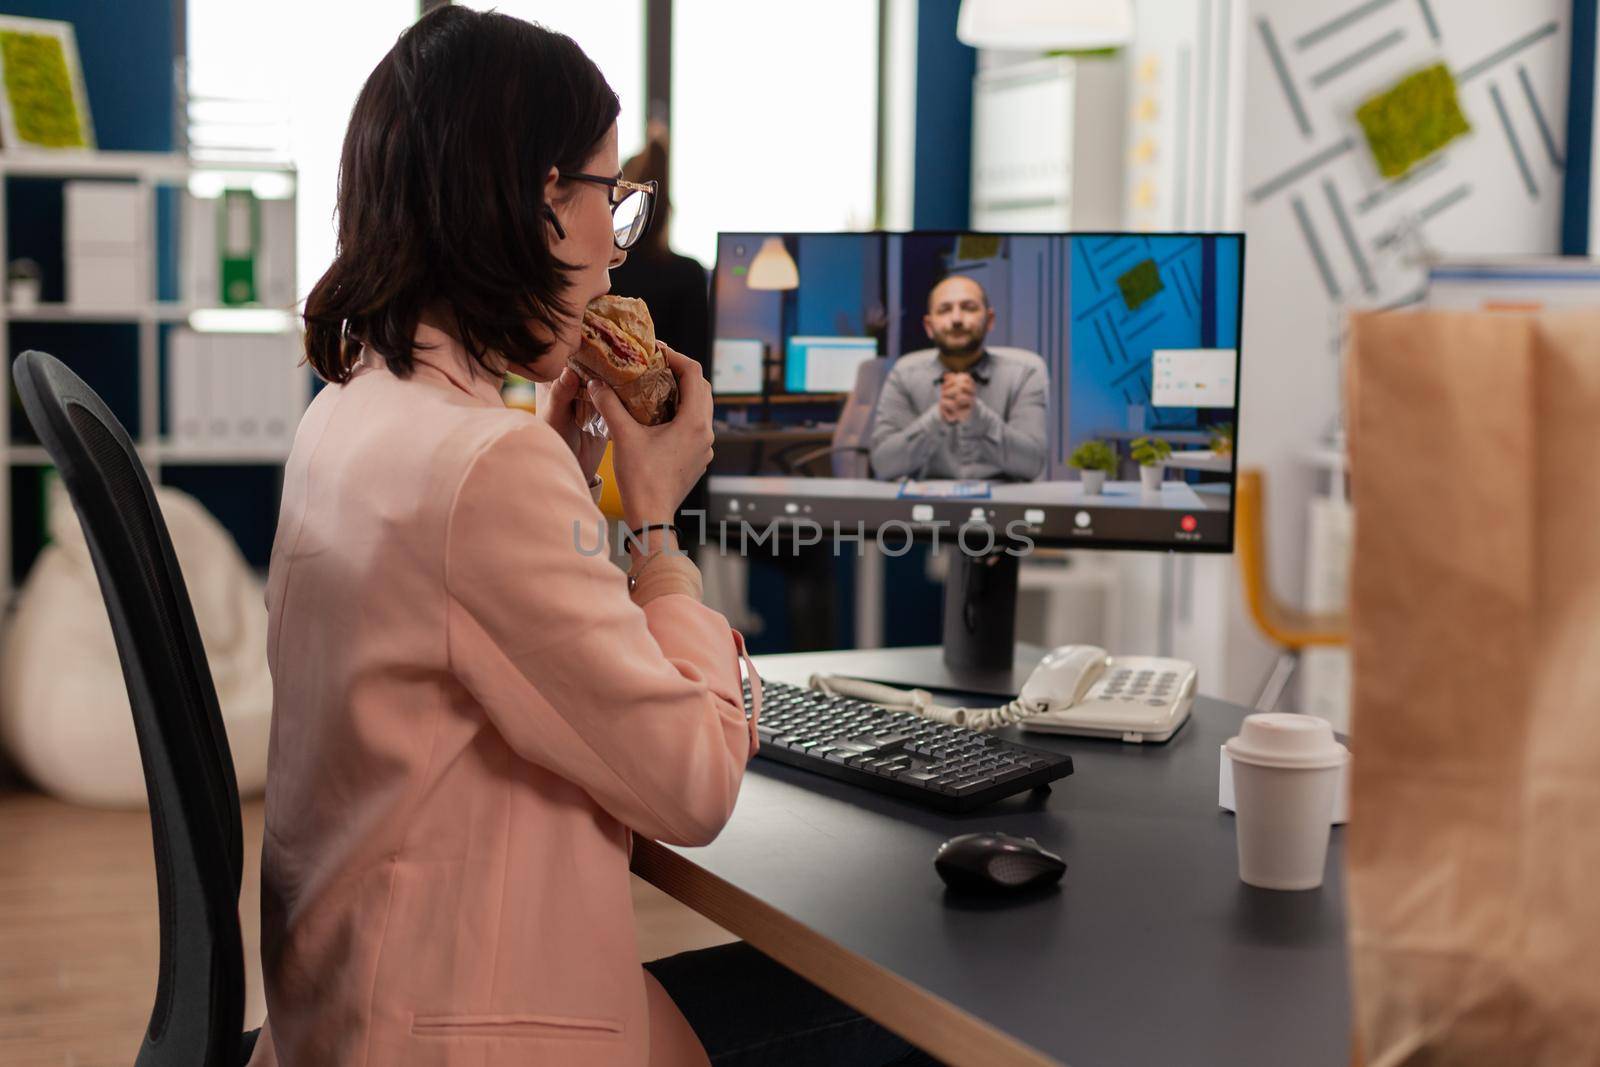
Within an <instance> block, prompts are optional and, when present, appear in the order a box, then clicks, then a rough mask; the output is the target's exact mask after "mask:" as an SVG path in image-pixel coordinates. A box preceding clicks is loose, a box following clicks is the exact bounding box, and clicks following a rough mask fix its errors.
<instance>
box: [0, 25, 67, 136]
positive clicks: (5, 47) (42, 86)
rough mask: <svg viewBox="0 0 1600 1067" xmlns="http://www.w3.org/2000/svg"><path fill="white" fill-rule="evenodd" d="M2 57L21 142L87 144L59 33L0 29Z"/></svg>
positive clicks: (7, 97) (6, 89) (6, 91)
mask: <svg viewBox="0 0 1600 1067" xmlns="http://www.w3.org/2000/svg"><path fill="white" fill-rule="evenodd" d="M0 62H3V63H4V65H5V94H6V100H7V101H8V102H9V104H10V107H11V113H12V115H13V116H14V121H15V122H16V130H17V139H18V140H19V141H21V142H22V143H24V144H30V145H38V146H40V147H41V148H85V147H88V138H87V137H86V136H85V135H84V124H83V118H82V116H81V115H79V114H78V105H77V101H76V99H75V98H74V96H73V91H72V74H71V72H70V71H69V69H68V67H67V54H66V49H65V47H64V46H63V44H62V42H61V40H60V38H58V37H51V36H48V35H46V34H40V33H21V32H18V31H15V30H5V31H0Z"/></svg>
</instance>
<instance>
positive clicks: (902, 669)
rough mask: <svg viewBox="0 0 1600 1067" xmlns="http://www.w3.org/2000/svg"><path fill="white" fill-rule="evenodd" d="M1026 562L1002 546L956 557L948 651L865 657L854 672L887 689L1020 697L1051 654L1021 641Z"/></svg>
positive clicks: (948, 602) (947, 616)
mask: <svg viewBox="0 0 1600 1067" xmlns="http://www.w3.org/2000/svg"><path fill="white" fill-rule="evenodd" d="M1019 559H1020V557H1018V556H1016V555H1012V554H1011V553H1008V552H1006V551H1005V549H1004V546H1003V545H1002V546H1000V547H998V548H996V550H995V551H993V552H991V553H989V554H987V555H983V556H974V555H969V554H968V553H966V552H964V551H960V550H957V551H955V552H953V553H951V557H950V570H949V573H948V574H947V575H946V576H945V580H944V645H943V647H941V648H885V649H878V650H875V652H874V653H867V652H858V653H856V654H855V655H856V657H859V658H855V659H853V662H852V664H851V671H850V673H851V674H853V675H856V676H858V677H861V678H866V679H868V680H870V681H874V682H883V683H884V684H886V685H897V686H911V687H914V688H918V689H942V690H945V691H947V692H958V693H972V694H977V695H983V696H990V697H996V698H999V699H1001V700H1002V701H1005V700H1010V699H1011V698H1012V697H1014V696H1016V695H1017V692H1018V691H1019V690H1020V689H1021V688H1022V684H1023V683H1024V682H1026V681H1027V680H1028V676H1029V675H1030V674H1032V673H1033V669H1034V668H1035V667H1036V666H1038V665H1039V661H1040V660H1041V659H1043V658H1044V653H1045V650H1044V649H1042V648H1040V647H1038V646H1037V645H1019V644H1017V642H1016V632H1017V569H1018V563H1019Z"/></svg>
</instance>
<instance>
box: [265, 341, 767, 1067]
mask: <svg viewBox="0 0 1600 1067" xmlns="http://www.w3.org/2000/svg"><path fill="white" fill-rule="evenodd" d="M418 339H419V340H420V341H424V342H427V343H430V344H434V345H437V346H438V347H437V348H435V349H434V350H433V351H431V352H423V353H419V354H418V366H417V368H416V371H415V373H414V375H413V376H412V377H411V378H409V379H406V380H402V379H400V378H397V377H395V376H394V375H393V374H391V373H389V371H388V370H387V369H386V368H384V367H383V366H382V365H381V360H380V359H379V358H378V357H375V356H371V355H369V356H368V357H366V360H365V361H364V363H363V366H362V367H361V369H360V370H358V372H357V374H356V376H355V377H354V378H353V379H352V380H351V381H350V382H349V383H348V384H347V385H344V386H341V387H330V388H328V389H325V390H323V391H322V393H321V394H320V395H318V397H317V398H316V400H315V402H313V403H312V405H311V407H310V410H309V411H308V412H307V413H306V416H305V419H304V421H303V422H302V423H301V426H300V430H299V433H298V435H297V436H296V438H295V444H294V450H293V452H292V454H291V456H290V459H289V463H288V467H287V469H286V471H285V475H284V488H283V504H282V511H281V516H280V518H279V522H278V531H277V538H276V541H275V543H274V545H273V549H272V565H271V572H270V575H269V578H268V585H267V607H268V610H269V615H270V626H271V629H270V634H269V638H268V642H269V647H268V656H269V659H270V662H271V666H272V674H273V678H274V681H275V685H276V693H275V699H274V707H273V721H272V741H271V750H270V757H269V767H268V773H267V800H266V838H265V844H264V846H263V851H262V872H261V878H262V887H261V939H262V964H263V969H264V972H265V985H266V999H267V1009H268V1010H267V1016H268V1022H267V1026H266V1029H265V1032H264V1033H263V1035H262V1040H261V1043H260V1045H259V1047H258V1048H257V1051H256V1053H255V1056H254V1058H253V1059H252V1060H251V1063H252V1064H254V1065H268V1064H286V1065H293V1067H302V1065H304V1067H323V1065H332V1064H339V1065H357V1067H359V1065H370V1067H394V1065H430V1067H435V1065H436V1067H446V1065H450V1067H455V1065H465V1064H471V1065H472V1067H495V1065H500V1064H506V1065H510V1064H518V1065H524V1064H569V1063H571V1064H586V1065H595V1067H608V1065H612V1064H616V1065H622V1064H628V1065H638V1067H642V1065H645V1064H677V1063H697V1062H698V1063H704V1062H705V1053H704V1052H703V1050H702V1049H701V1048H700V1045H699V1043H698V1042H697V1041H696V1040H695V1037H694V1034H693V1032H692V1031H690V1029H689V1027H688V1024H687V1023H686V1022H685V1021H684V1020H683V1017H682V1016H681V1015H680V1014H679V1013H678V1011H677V1009H676V1008H675V1007H674V1005H673V1004H672V1002H671V1000H670V999H669V998H668V997H667V996H666V994H665V992H663V991H662V989H661V988H660V987H659V986H658V985H656V984H655V982H654V981H653V980H652V979H649V978H648V977H647V975H646V974H645V972H644V971H643V969H642V968H641V967H640V966H639V962H638V957H637V949H636V947H635V942H634V927H633V910H632V904H631V899H630V895H629V886H628V854H629V849H630V836H629V831H630V830H632V831H633V832H636V833H640V834H645V835H648V836H650V837H652V838H655V839H658V840H661V841H667V842H673V843H678V844H688V845H693V844H703V843H705V842H708V841H710V840H711V839H712V838H713V837H715V836H716V834H717V832H718V831H719V830H720V829H721V828H722V825H723V824H724V822H726V821H727V819H728V816H729V814H730V813H731V812H732V809H733V803H734V799H735V798H736V797H737V796H738V792H739V783H740V781H741V779H742V778H743V775H744V768H745V763H746V761H747V760H748V759H749V757H750V756H751V754H752V753H753V752H754V751H755V744H756V742H755V728H754V725H753V724H752V723H749V722H747V721H746V719H745V716H744V712H743V706H742V700H741V697H740V676H739V657H740V656H741V655H743V651H744V650H743V643H742V641H741V640H740V639H739V635H738V634H737V633H736V632H734V631H732V630H730V629H729V627H728V623H727V621H726V620H725V619H724V618H723V617H722V616H721V615H719V614H717V613H716V612H714V611H712V610H711V609H709V608H707V607H705V606H704V605H702V604H701V603H700V602H699V600H698V598H697V597H694V596H690V595H685V594H684V593H683V592H668V593H665V594H664V595H657V596H656V597H655V598H654V599H647V597H645V596H640V595H639V594H638V593H637V592H636V593H635V594H634V596H632V597H630V594H629V592H628V589H627V583H626V580H625V578H624V576H623V575H622V573H621V572H620V571H618V570H617V569H616V568H615V567H614V566H613V565H612V564H611V563H610V562H609V561H608V560H607V558H606V557H605V556H604V555H603V554H600V555H594V554H590V555H586V554H584V552H583V551H580V550H579V548H578V547H575V541H574V537H575V534H574V524H575V523H578V524H580V529H579V531H578V533H577V535H576V536H577V537H578V541H577V542H576V543H577V545H579V546H581V547H582V548H583V549H587V550H592V549H593V548H594V546H595V545H596V539H597V535H598V534H597V523H599V522H600V521H601V516H600V512H599V509H598V508H597V507H596V506H595V502H594V499H593V498H592V497H591V495H590V492H589V490H587V489H586V488H585V486H584V482H583V475H582V473H581V471H580V470H579V468H578V464H577V461H576V460H575V459H574V458H573V456H572V453H571V452H570V451H569V450H568V449H567V447H566V446H565V444H564V443H563V442H562V441H561V440H560V438H559V437H558V436H557V435H556V434H555V433H554V432H553V431H552V430H550V429H549V428H548V427H547V426H545V425H544V423H543V422H541V421H539V420H538V419H536V418H535V417H533V416H532V415H529V414H527V413H526V412H522V411H517V410H513V409H509V408H506V407H505V406H504V405H503V404H502V403H501V400H500V394H499V383H498V381H496V380H494V379H491V378H490V377H489V376H488V375H486V374H485V373H483V372H482V371H475V370H474V368H473V366H472V364H470V363H469V362H468V359H467V357H466V355H465V353H464V352H463V351H462V350H461V348H460V347H459V346H458V345H456V344H455V343H453V342H452V341H450V339H449V338H447V337H445V336H444V335H443V334H440V333H439V332H437V331H434V330H431V329H428V328H426V327H425V328H423V329H422V330H419V332H418ZM657 563H659V564H662V565H665V566H667V568H668V570H669V571H670V570H671V569H672V568H673V567H680V568H682V569H683V570H684V571H686V572H687V573H688V574H689V575H691V576H694V572H693V569H692V566H691V565H690V564H688V563H687V562H686V561H681V560H680V561H673V562H671V563H669V561H667V560H659V561H657ZM652 566H655V564H652ZM645 573H646V574H647V575H648V574H650V573H651V572H650V571H649V570H647V571H646V572H645ZM660 584H661V583H659V582H658V583H656V585H657V592H658V593H659V592H660V588H659V587H660ZM640 585H641V589H643V588H644V586H645V583H644V582H641V583H640ZM667 585H668V587H669V588H679V589H682V588H685V587H686V585H687V583H684V582H678V583H677V584H676V585H674V584H673V583H672V582H668V583H667ZM636 598H637V599H647V602H645V603H644V604H643V605H642V606H641V604H640V603H637V602H636ZM752 677H753V674H752Z"/></svg>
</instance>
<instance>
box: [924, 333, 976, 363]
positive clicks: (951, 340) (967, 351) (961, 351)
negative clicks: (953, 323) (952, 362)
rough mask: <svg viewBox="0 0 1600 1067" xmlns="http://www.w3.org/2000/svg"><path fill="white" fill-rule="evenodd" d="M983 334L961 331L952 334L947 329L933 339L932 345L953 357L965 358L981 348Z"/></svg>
mask: <svg viewBox="0 0 1600 1067" xmlns="http://www.w3.org/2000/svg"><path fill="white" fill-rule="evenodd" d="M983 338H984V335H983V334H981V333H965V332H964V333H961V334H957V335H954V336H952V335H951V334H950V333H949V332H948V331H947V332H945V333H943V334H940V335H939V336H938V337H936V338H935V339H934V342H933V343H934V345H935V346H936V347H937V348H938V349H939V351H940V352H941V353H942V354H944V355H946V356H950V357H951V358H953V359H967V358H968V357H971V356H975V355H977V354H978V352H979V351H981V350H982V348H983Z"/></svg>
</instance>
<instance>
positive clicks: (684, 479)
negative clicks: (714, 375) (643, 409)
mask: <svg viewBox="0 0 1600 1067" xmlns="http://www.w3.org/2000/svg"><path fill="white" fill-rule="evenodd" d="M656 346H657V348H658V349H659V350H660V351H661V353H662V354H663V355H664V356H665V357H666V360H667V366H668V367H670V368H671V369H672V373H673V376H674V377H675V378H677V381H678V408H677V412H676V413H675V414H674V415H673V417H672V418H671V419H670V420H669V421H667V422H663V423H660V424H659V425H656V426H644V425H641V424H640V423H638V422H636V421H635V420H634V419H633V417H632V416H630V415H629V414H628V411H627V408H625V407H624V406H623V403H622V401H621V400H619V399H618V398H617V395H616V393H614V392H613V391H612V390H611V387H610V386H608V385H606V384H605V383H604V382H602V381H600V380H599V379H598V378H597V379H595V380H594V381H591V382H590V383H589V386H588V389H589V399H590V401H591V402H593V404H594V406H595V407H596V408H598V409H599V411H600V414H601V415H603V416H605V420H606V425H607V426H609V427H610V429H611V440H612V442H613V448H612V454H611V464H612V468H613V469H614V470H615V472H616V476H617V492H618V493H619V494H620V495H621V497H622V515H623V521H625V522H626V523H627V524H628V527H629V528H630V529H637V528H638V527H639V526H641V525H642V524H644V523H647V522H671V521H672V517H673V515H675V514H676V513H677V510H678V506H679V505H680V504H682V503H683V499H684V497H686V496H688V495H689V490H691V489H693V488H694V483H695V482H697V481H699V480H700V475H702V474H704V473H705V470H706V467H707V466H709V465H710V463H711V441H712V432H711V408H712V405H711V383H710V382H708V381H706V376H705V373H704V372H703V371H702V370H701V369H700V364H698V363H696V362H695V361H694V360H692V359H690V358H689V357H688V356H685V355H683V354H681V353H678V352H674V351H673V350H672V349H670V348H668V347H667V346H666V345H665V344H663V343H662V342H660V341H657V342H656Z"/></svg>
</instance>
